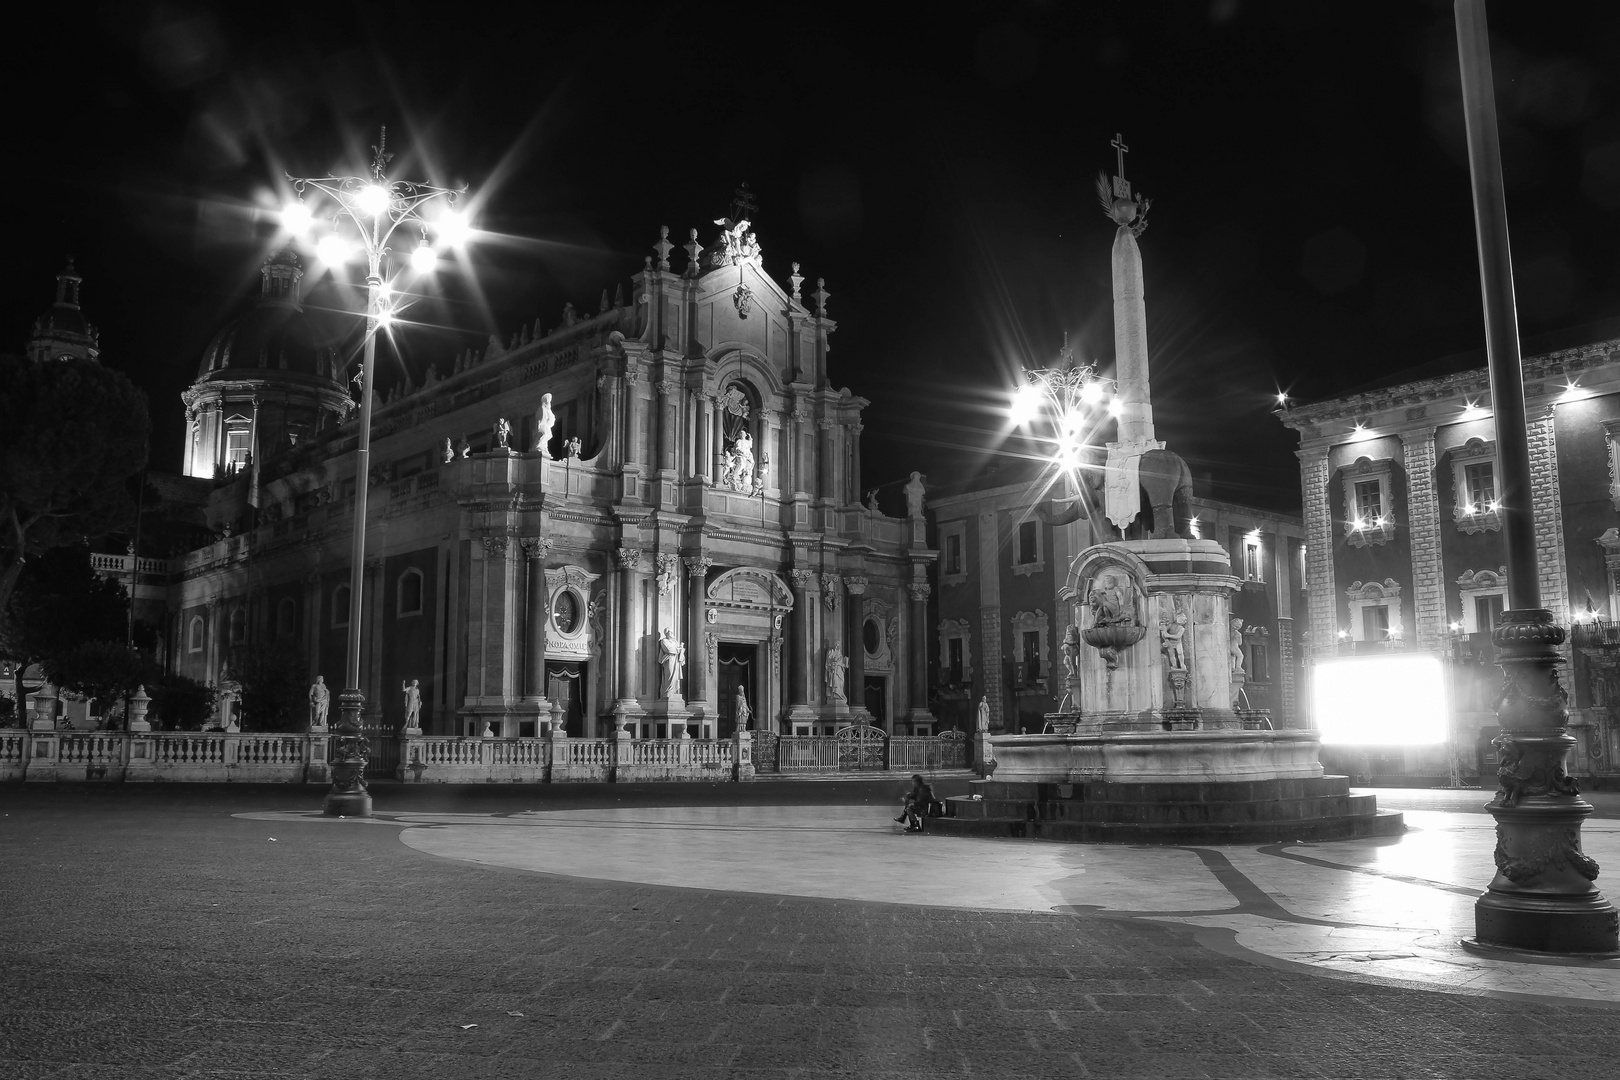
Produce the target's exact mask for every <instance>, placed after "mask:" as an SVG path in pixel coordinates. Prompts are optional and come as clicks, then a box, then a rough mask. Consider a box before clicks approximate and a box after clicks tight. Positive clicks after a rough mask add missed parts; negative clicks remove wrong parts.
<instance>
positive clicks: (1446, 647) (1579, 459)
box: [1279, 335, 1620, 775]
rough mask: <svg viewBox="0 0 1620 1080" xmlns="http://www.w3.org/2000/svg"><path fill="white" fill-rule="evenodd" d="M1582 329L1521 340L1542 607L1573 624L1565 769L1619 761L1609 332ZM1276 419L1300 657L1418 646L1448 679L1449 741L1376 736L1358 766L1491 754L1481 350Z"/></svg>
mask: <svg viewBox="0 0 1620 1080" xmlns="http://www.w3.org/2000/svg"><path fill="white" fill-rule="evenodd" d="M1606 336H1608V335H1606ZM1586 340H1587V342H1589V343H1586V344H1580V345H1576V346H1574V347H1567V348H1553V349H1550V350H1545V349H1543V350H1536V343H1535V342H1528V343H1527V347H1526V349H1525V352H1526V353H1527V355H1526V357H1525V360H1524V381H1525V398H1526V405H1527V410H1528V419H1529V432H1528V435H1529V443H1530V464H1531V471H1532V485H1533V492H1532V494H1533V512H1534V521H1535V535H1536V557H1537V564H1538V568H1539V575H1540V580H1539V582H1538V584H1539V586H1540V591H1541V602H1542V606H1543V607H1546V608H1549V609H1550V610H1551V611H1552V612H1553V615H1554V617H1555V618H1556V619H1557V620H1558V621H1559V622H1560V623H1562V624H1563V625H1565V626H1567V627H1571V638H1570V641H1569V642H1568V643H1567V644H1566V645H1565V646H1564V649H1563V653H1564V657H1565V660H1566V661H1567V662H1568V664H1569V667H1568V668H1566V669H1565V676H1564V685H1565V687H1566V689H1567V690H1568V692H1569V696H1570V701H1569V705H1570V717H1571V724H1572V731H1573V732H1574V734H1575V735H1576V736H1577V738H1578V739H1579V741H1580V748H1579V751H1578V753H1576V754H1573V755H1572V761H1571V768H1572V769H1574V770H1578V771H1581V772H1587V773H1593V772H1609V771H1614V770H1616V769H1617V768H1620V756H1617V754H1616V752H1615V747H1614V735H1615V725H1616V722H1617V721H1620V635H1617V634H1616V627H1615V620H1616V617H1617V615H1620V470H1617V468H1616V460H1617V458H1616V440H1617V439H1620V340H1596V341H1593V340H1592V339H1591V338H1590V337H1588V338H1587V339H1586ZM1549 344H1553V345H1557V344H1560V343H1558V342H1550V343H1549ZM1533 352H1534V353H1535V354H1532V353H1533ZM1279 415H1280V417H1281V419H1282V421H1283V423H1285V424H1287V425H1288V426H1289V427H1291V428H1293V429H1294V430H1295V431H1297V432H1298V433H1299V439H1300V449H1299V459H1300V484H1301V490H1302V495H1303V498H1304V510H1305V529H1306V534H1307V536H1306V585H1307V588H1308V592H1309V605H1308V607H1309V628H1310V632H1309V642H1310V654H1311V656H1312V657H1313V658H1318V659H1320V658H1322V657H1328V656H1333V655H1337V654H1346V653H1366V652H1380V651H1384V650H1394V651H1411V650H1417V651H1422V652H1428V653H1432V654H1434V655H1437V656H1439V657H1441V658H1442V659H1443V660H1444V661H1445V663H1446V669H1447V671H1448V677H1449V681H1450V684H1451V685H1450V688H1449V689H1450V693H1449V699H1450V706H1449V707H1450V710H1451V716H1450V717H1449V723H1450V731H1451V745H1450V747H1449V748H1448V747H1446V746H1440V747H1430V748H1409V749H1405V750H1401V749H1397V748H1387V749H1384V750H1380V749H1378V748H1373V749H1372V750H1371V751H1370V753H1369V754H1368V758H1367V760H1366V761H1364V762H1363V763H1362V764H1361V765H1360V766H1359V768H1361V769H1363V770H1365V771H1368V772H1372V773H1380V772H1384V773H1398V772H1407V773H1424V774H1431V775H1432V774H1435V773H1438V774H1440V775H1445V773H1446V772H1447V770H1448V767H1449V762H1448V760H1447V759H1448V757H1449V756H1452V755H1455V756H1458V757H1460V758H1461V759H1462V761H1461V764H1462V767H1463V771H1465V772H1469V771H1473V770H1474V769H1480V768H1490V767H1493V764H1494V760H1495V755H1494V751H1493V750H1491V748H1490V746H1489V740H1490V738H1491V737H1493V736H1494V735H1495V734H1496V731H1497V725H1496V719H1495V713H1494V710H1495V705H1496V695H1497V691H1498V689H1499V688H1500V685H1501V676H1500V673H1499V671H1498V669H1497V668H1496V667H1495V665H1494V659H1495V653H1494V650H1493V648H1492V646H1491V643H1490V633H1491V630H1492V629H1493V627H1494V626H1495V624H1496V622H1497V619H1498V618H1499V616H1500V615H1501V612H1502V609H1503V607H1504V605H1505V604H1506V595H1507V572H1506V563H1507V557H1506V545H1505V542H1504V540H1503V537H1502V532H1501V522H1500V520H1499V516H1498V513H1497V481H1496V472H1495V469H1496V465H1495V453H1496V429H1495V421H1494V419H1493V416H1492V412H1491V393H1490V380H1489V377H1488V375H1487V373H1486V371H1485V367H1484V358H1483V357H1482V356H1472V357H1458V358H1452V359H1450V360H1444V361H1439V362H1437V363H1436V364H1435V365H1433V366H1432V367H1431V368H1429V369H1427V370H1424V369H1419V370H1416V371H1413V372H1411V373H1409V375H1408V376H1407V377H1406V378H1405V379H1404V380H1403V381H1402V382H1400V383H1399V384H1398V385H1389V386H1381V387H1377V388H1373V389H1369V390H1366V391H1365V392H1361V393H1355V394H1349V395H1345V396H1343V397H1338V398H1333V399H1330V400H1326V401H1320V402H1317V403H1314V404H1310V405H1300V406H1297V407H1293V408H1288V409H1285V410H1281V411H1280V412H1279Z"/></svg>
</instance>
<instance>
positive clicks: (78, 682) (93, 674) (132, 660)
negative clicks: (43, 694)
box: [45, 641, 150, 716]
mask: <svg viewBox="0 0 1620 1080" xmlns="http://www.w3.org/2000/svg"><path fill="white" fill-rule="evenodd" d="M148 670H150V669H149V667H148V665H147V662H146V661H145V660H144V659H143V658H142V657H141V654H140V653H138V652H136V651H135V650H134V649H132V648H130V647H129V646H128V645H125V644H124V643H123V642H121V641H118V642H114V641H86V642H84V643H83V644H81V645H77V646H75V647H74V648H72V649H69V650H67V651H66V652H63V653H58V654H57V655H55V656H52V657H50V658H48V659H47V660H46V661H45V677H46V678H48V679H50V680H51V682H52V683H54V684H56V685H57V686H60V687H63V688H64V689H67V690H71V691H73V692H74V693H75V694H83V695H84V696H85V697H87V698H95V699H96V703H97V704H98V705H100V706H101V714H102V715H103V716H105V715H107V714H108V713H109V712H110V711H111V710H112V707H113V705H114V704H115V703H116V702H117V701H119V700H120V699H121V698H123V697H125V696H126V695H129V694H133V693H134V692H135V688H136V687H137V686H139V685H141V683H142V681H143V680H144V679H145V677H146V673H147V671H148Z"/></svg>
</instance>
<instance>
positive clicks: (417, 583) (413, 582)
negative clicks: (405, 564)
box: [395, 566, 422, 616]
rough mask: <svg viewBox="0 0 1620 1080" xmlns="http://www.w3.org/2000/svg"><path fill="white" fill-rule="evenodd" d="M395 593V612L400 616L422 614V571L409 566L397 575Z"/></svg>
mask: <svg viewBox="0 0 1620 1080" xmlns="http://www.w3.org/2000/svg"><path fill="white" fill-rule="evenodd" d="M395 595H396V596H397V597H398V600H397V602H396V603H395V613H396V614H397V615H400V616H404V615H420V614H422V571H420V570H418V569H416V567H414V566H413V567H411V568H410V569H409V570H407V571H405V572H404V573H403V574H401V575H399V582H398V584H397V585H396V591H395Z"/></svg>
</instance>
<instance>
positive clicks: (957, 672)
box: [945, 637, 963, 685]
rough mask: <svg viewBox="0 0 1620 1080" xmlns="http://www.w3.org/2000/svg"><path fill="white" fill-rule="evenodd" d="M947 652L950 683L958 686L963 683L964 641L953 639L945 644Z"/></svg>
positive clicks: (957, 638)
mask: <svg viewBox="0 0 1620 1080" xmlns="http://www.w3.org/2000/svg"><path fill="white" fill-rule="evenodd" d="M945 648H946V650H947V663H949V665H950V681H951V682H953V683H956V684H958V685H960V684H961V682H962V668H963V663H962V639H961V638H959V637H953V638H951V639H950V640H949V641H947V642H946V643H945Z"/></svg>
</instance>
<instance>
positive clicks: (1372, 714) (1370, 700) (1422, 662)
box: [1311, 653, 1446, 746]
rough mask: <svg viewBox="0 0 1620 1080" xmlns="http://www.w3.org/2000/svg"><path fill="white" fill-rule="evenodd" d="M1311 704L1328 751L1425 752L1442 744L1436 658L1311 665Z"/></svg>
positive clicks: (1399, 656)
mask: <svg viewBox="0 0 1620 1080" xmlns="http://www.w3.org/2000/svg"><path fill="white" fill-rule="evenodd" d="M1313 688H1314V689H1313V691H1312V694H1311V701H1312V705H1313V709H1314V713H1315V718H1316V726H1317V728H1318V729H1320V731H1321V733H1322V742H1323V744H1324V745H1328V746H1431V745H1434V744H1436V743H1443V742H1445V741H1446V686H1445V678H1444V673H1443V670H1442V668H1441V666H1440V660H1439V658H1438V657H1434V656H1425V655H1422V654H1416V653H1404V654H1403V653H1391V654H1390V655H1388V656H1342V657H1334V658H1333V659H1331V660H1322V661H1320V662H1318V663H1317V665H1316V667H1315V670H1314V673H1313Z"/></svg>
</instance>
